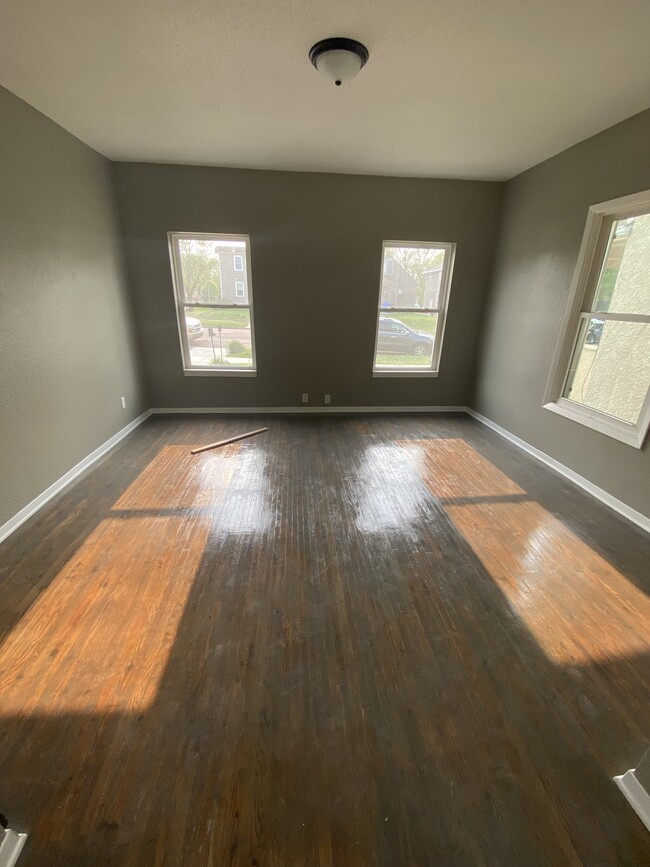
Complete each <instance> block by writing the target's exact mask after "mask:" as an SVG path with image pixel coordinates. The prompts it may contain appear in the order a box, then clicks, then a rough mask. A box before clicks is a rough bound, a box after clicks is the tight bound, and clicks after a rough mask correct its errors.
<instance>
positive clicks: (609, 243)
mask: <svg viewBox="0 0 650 867" xmlns="http://www.w3.org/2000/svg"><path fill="white" fill-rule="evenodd" d="M544 405H545V407H546V409H550V410H552V411H553V412H556V413H558V414H560V415H564V416H566V417H567V418H570V419H572V420H573V421H577V422H579V423H580V424H583V425H586V426H587V427H591V428H593V429H595V430H597V431H600V432H601V433H604V434H607V435H608V436H611V437H614V438H615V439H618V440H621V441H622V442H625V443H628V444H629V445H632V446H635V447H636V448H641V446H642V445H643V441H644V439H645V436H646V434H647V431H648V426H649V425H650V190H649V191H647V192H645V193H639V194H637V195H633V196H625V197H624V198H621V199H615V200H614V201H610V202H604V203H602V204H599V205H593V206H592V207H591V208H590V209H589V214H588V218H587V226H586V228H585V233H584V237H583V240H582V247H581V249H580V254H579V257H578V264H577V266H576V271H575V275H574V279H573V284H572V288H571V293H570V297H569V303H568V306H567V311H566V314H565V319H564V323H563V327H562V332H561V335H560V340H559V343H558V346H557V349H556V353H555V358H554V360H553V366H552V370H551V376H550V378H549V383H548V386H547V390H546V395H545V403H544Z"/></svg>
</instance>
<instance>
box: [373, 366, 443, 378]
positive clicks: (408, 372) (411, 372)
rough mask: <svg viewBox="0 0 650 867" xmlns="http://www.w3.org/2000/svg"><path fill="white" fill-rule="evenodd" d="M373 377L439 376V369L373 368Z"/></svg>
mask: <svg viewBox="0 0 650 867" xmlns="http://www.w3.org/2000/svg"><path fill="white" fill-rule="evenodd" d="M372 375H373V377H375V378H377V379H381V378H382V377H396V376H399V377H406V376H407V377H415V378H418V377H429V378H431V377H436V376H438V371H437V370H417V368H409V367H403V368H400V369H397V368H395V369H387V370H373V372H372Z"/></svg>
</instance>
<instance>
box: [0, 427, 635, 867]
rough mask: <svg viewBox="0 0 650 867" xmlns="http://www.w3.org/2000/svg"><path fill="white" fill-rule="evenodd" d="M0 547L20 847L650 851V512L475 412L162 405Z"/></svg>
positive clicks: (0, 789) (199, 858)
mask: <svg viewBox="0 0 650 867" xmlns="http://www.w3.org/2000/svg"><path fill="white" fill-rule="evenodd" d="M261 424H268V425H269V427H270V430H269V432H268V433H266V434H262V435H260V436H258V437H255V438H254V439H250V440H246V441H242V442H239V443H236V444H234V445H232V446H228V447H226V448H223V449H220V450H218V451H213V452H207V453H205V454H202V455H197V456H195V457H193V456H191V455H190V453H189V450H190V448H192V447H195V446H197V445H201V444H203V443H207V442H211V441H213V440H217V439H221V438H223V437H226V436H229V435H234V434H238V433H242V432H243V431H246V430H251V429H253V428H256V427H260V426H261ZM0 556H1V570H0V594H1V595H0V599H1V600H2V603H1V608H0V627H1V629H0V637H1V638H2V647H1V650H0V810H1V811H3V812H6V813H7V814H8V815H9V818H10V820H12V824H13V825H14V826H17V827H19V828H24V829H25V830H28V831H29V832H30V837H29V841H28V844H27V846H26V848H25V850H24V855H23V856H22V857H21V864H24V867H28V865H33V867H36V865H39V867H40V865H48V867H57V865H65V867H70V865H74V867H86V865H93V867H97V865H109V864H110V865H117V867H127V865H169V867H171V865H174V867H179V865H183V867H203V865H205V867H208V865H213V867H222V865H242V867H243V865H247V867H251V865H258V867H265V865H271V867H280V865H281V867H294V865H296V867H297V865H307V867H317V865H322V867H371V865H377V867H400V865H417V867H425V865H436V867H437V865H461V867H462V865H498V867H504V865H506V867H518V865H527V867H529V865H552V867H556V865H578V864H586V865H598V867H605V865H619V864H626V865H641V864H647V863H648V860H649V859H650V845H649V841H650V837H649V836H648V834H647V831H646V830H645V829H644V827H643V825H642V824H641V822H640V821H639V819H638V818H637V817H636V815H635V814H634V813H633V811H632V810H631V808H630V807H629V805H628V804H627V802H626V801H625V800H624V799H623V797H622V795H621V793H620V792H619V791H618V789H617V788H616V786H615V785H614V784H613V783H612V781H611V777H612V775H613V774H615V773H620V772H623V771H625V770H627V769H628V768H629V767H633V766H634V764H635V762H636V761H637V759H638V758H639V757H640V756H641V755H642V754H643V752H644V749H645V746H646V743H647V738H648V737H650V707H649V702H648V695H649V692H648V685H649V683H650V662H649V660H650V655H649V649H650V599H649V597H648V591H649V589H650V587H649V583H650V582H649V578H650V576H649V574H648V573H649V572H650V568H649V564H650V542H649V538H648V536H647V535H646V534H644V533H643V532H642V531H641V530H639V529H637V528H635V527H634V526H632V525H631V524H628V523H627V522H626V521H624V520H623V519H622V518H619V517H618V516H617V515H616V514H614V513H612V512H610V511H609V510H607V509H606V508H605V507H603V506H601V505H600V504H599V503H597V502H596V501H595V500H593V499H592V498H590V497H589V496H587V495H586V494H583V493H582V492H581V491H579V490H578V489H576V488H574V487H573V486H571V485H570V484H569V483H568V482H566V481H565V480H564V479H562V478H561V477H559V476H557V475H555V474H554V473H552V472H551V471H550V470H547V469H546V468H545V467H543V466H542V465H540V464H539V463H537V462H535V461H533V460H532V459H530V458H528V457H527V456H526V455H525V454H523V453H522V452H521V451H519V450H517V449H516V448H514V447H513V446H511V445H510V444H508V443H506V442H505V441H503V440H501V439H500V438H498V437H497V436H496V435H494V434H493V433H492V432H490V431H488V430H487V429H485V428H483V427H481V426H480V425H479V424H478V423H476V422H474V421H472V420H469V419H467V418H463V417H440V418H416V419H413V418H372V419H327V418H321V419H309V418H306V419H293V420H286V419H271V420H262V419H228V420H222V419H211V418H207V417H204V418H201V419H151V420H149V421H148V422H147V423H146V424H145V425H143V426H142V427H141V428H139V429H138V430H137V431H136V432H135V433H134V434H133V435H131V436H130V437H129V438H128V439H127V440H125V441H124V442H123V443H122V444H120V445H119V446H118V447H117V448H116V449H115V450H114V451H113V452H111V453H110V455H109V456H108V457H107V458H106V459H104V461H103V462H102V463H101V464H100V465H98V466H97V467H96V468H95V469H94V470H92V471H91V472H89V473H88V474H86V475H85V476H84V477H82V478H81V479H80V481H79V482H78V483H77V484H75V485H74V486H73V487H72V488H70V489H68V491H67V492H66V493H65V494H64V495H62V496H60V497H58V498H57V499H56V500H54V501H52V503H51V504H49V505H48V506H47V507H46V508H45V509H44V510H43V511H42V512H41V513H40V514H39V515H38V516H37V517H36V518H35V519H33V520H32V521H30V522H29V523H28V524H27V525H25V526H24V527H22V528H21V529H20V530H19V531H18V532H16V533H15V534H14V535H13V536H12V537H11V538H10V539H9V540H8V541H7V542H6V543H5V544H4V545H3V546H2V547H1V548H0Z"/></svg>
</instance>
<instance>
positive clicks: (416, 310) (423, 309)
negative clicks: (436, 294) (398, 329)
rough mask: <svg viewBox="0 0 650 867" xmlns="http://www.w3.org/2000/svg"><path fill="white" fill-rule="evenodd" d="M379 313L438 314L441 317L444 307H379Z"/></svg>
mask: <svg viewBox="0 0 650 867" xmlns="http://www.w3.org/2000/svg"><path fill="white" fill-rule="evenodd" d="M378 310H379V313H385V314H386V315H388V314H389V313H437V314H438V315H440V314H441V313H442V312H443V308H442V307H393V306H392V305H391V306H390V307H379V308H378Z"/></svg>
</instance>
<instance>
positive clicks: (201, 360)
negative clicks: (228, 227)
mask: <svg viewBox="0 0 650 867" xmlns="http://www.w3.org/2000/svg"><path fill="white" fill-rule="evenodd" d="M169 245H170V256H171V264H172V274H173V278H174V279H173V283H174V293H175V298H176V310H177V317H178V328H179V335H180V342H181V350H182V355H183V367H184V371H185V373H186V374H198V375H210V374H214V375H228V374H232V375H246V374H248V375H253V374H254V373H255V370H256V367H255V340H254V332H253V299H252V288H251V279H250V255H249V239H248V236H244V235H208V234H189V233H182V232H170V233H169ZM239 264H241V266H242V267H241V268H239V267H238V265H239Z"/></svg>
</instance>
